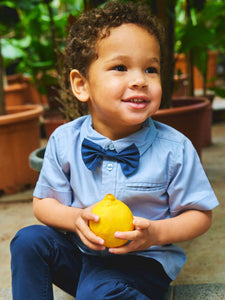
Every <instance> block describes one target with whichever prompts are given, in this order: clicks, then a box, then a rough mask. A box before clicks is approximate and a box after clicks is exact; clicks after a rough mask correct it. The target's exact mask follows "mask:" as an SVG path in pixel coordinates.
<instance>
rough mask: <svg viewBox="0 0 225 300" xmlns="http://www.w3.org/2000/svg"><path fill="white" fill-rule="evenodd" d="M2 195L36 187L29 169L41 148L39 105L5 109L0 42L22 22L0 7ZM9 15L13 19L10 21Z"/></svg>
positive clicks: (0, 182)
mask: <svg viewBox="0 0 225 300" xmlns="http://www.w3.org/2000/svg"><path fill="white" fill-rule="evenodd" d="M0 14H1V18H0V20H1V21H0V32H1V36H0V141H1V142H0V143H1V147H0V169H1V172H0V195H1V194H11V193H16V192H19V191H21V190H23V189H26V188H29V187H32V186H34V184H35V182H36V179H37V174H36V172H34V171H33V170H31V169H30V168H29V159H28V158H29V154H30V153H31V152H32V151H33V150H34V149H35V148H37V147H39V146H40V127H39V116H40V115H41V114H42V111H43V109H42V107H41V106H39V105H19V106H10V107H6V105H5V93H4V87H3V75H4V69H3V60H2V54H1V53H2V52H1V40H2V37H4V34H7V35H8V34H9V32H12V33H13V30H14V26H15V23H17V22H19V18H18V15H17V13H16V11H15V9H14V8H13V7H9V6H7V5H4V2H1V4H0ZM9 16H10V18H9Z"/></svg>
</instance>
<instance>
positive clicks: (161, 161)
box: [34, 115, 218, 279]
mask: <svg viewBox="0 0 225 300" xmlns="http://www.w3.org/2000/svg"><path fill="white" fill-rule="evenodd" d="M84 138H87V139H89V140H91V141H93V142H95V143H97V144H99V145H100V146H102V147H103V148H105V149H106V148H107V149H111V150H113V149H115V150H116V151H118V152H120V151H121V150H123V149H124V148H125V147H127V146H129V145H130V144H132V143H135V145H136V146H137V147H138V149H139V152H140V162H139V166H138V169H137V171H136V172H135V173H133V174H132V175H131V176H128V177H126V176H124V174H123V172H122V169H121V166H120V163H118V162H117V161H116V160H114V159H110V158H108V157H105V158H104V159H103V160H102V162H101V163H100V165H99V166H98V167H97V169H96V170H95V171H94V172H92V171H90V170H89V169H88V168H87V167H86V166H85V164H84V162H83V160H82V156H81V143H82V141H83V139H84ZM108 193H111V194H113V195H114V196H115V197H116V198H117V199H120V200H121V201H123V202H125V203H126V204H127V205H128V206H129V207H130V209H131V211H132V212H133V215H134V216H139V217H143V218H147V219H150V220H161V219H168V218H171V217H175V216H177V215H178V214H180V213H182V212H183V211H185V210H190V209H196V210H211V209H213V208H214V207H215V206H217V205H218V201H217V199H216V196H215V194H214V192H213V190H212V188H211V186H210V184H209V181H208V179H207V177H206V175H205V172H204V170H203V167H202V165H201V163H200V160H199V157H198V155H197V153H196V151H195V149H194V148H193V146H192V144H191V142H190V141H189V140H188V139H187V138H186V137H185V136H184V135H182V134H181V133H179V132H178V131H176V130H175V129H173V128H171V127H169V126H167V125H164V124H162V123H159V122H156V121H153V120H152V119H151V118H149V119H147V120H146V122H145V123H144V125H143V128H142V129H141V130H139V131H138V132H136V133H134V134H132V135H130V136H127V137H125V138H122V139H119V140H116V141H111V140H110V139H108V138H106V137H105V136H102V135H101V134H100V133H98V132H97V131H95V130H94V129H93V127H92V119H91V116H90V115H88V116H84V117H81V118H78V119H76V120H74V121H72V122H69V123H67V124H64V125H62V126H60V127H59V128H57V129H56V130H55V132H54V133H53V134H52V136H51V137H50V139H49V142H48V145H47V147H46V152H45V157H44V162H43V167H42V170H41V173H40V176H39V179H38V182H37V184H36V187H35V190H34V196H35V197H38V198H46V197H52V198H55V199H57V200H58V201H60V202H61V203H63V204H65V205H68V206H73V207H79V208H85V207H87V206H90V205H92V204H93V203H96V202H98V201H100V200H102V199H103V198H104V196H105V195H106V194H108ZM75 239H76V242H77V244H78V246H79V247H80V249H81V250H82V251H84V252H85V253H89V254H92V255H110V254H109V253H108V252H107V251H94V250H91V249H89V248H88V247H86V246H85V245H84V244H83V243H82V242H81V241H80V239H79V238H78V237H75ZM134 253H135V254H137V255H143V256H146V257H151V258H154V259H156V260H157V261H159V262H160V263H161V264H162V265H163V267H164V269H165V271H166V273H167V274H168V276H169V277H170V278H171V279H175V277H176V276H177V274H178V273H179V272H180V270H181V268H182V266H183V264H184V263H185V261H186V256H185V254H184V252H183V250H182V249H180V248H178V247H177V246H175V245H164V246H152V247H151V248H149V249H147V250H145V251H138V252H133V253H132V254H134Z"/></svg>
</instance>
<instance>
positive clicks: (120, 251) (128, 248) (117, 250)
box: [109, 242, 136, 254]
mask: <svg viewBox="0 0 225 300" xmlns="http://www.w3.org/2000/svg"><path fill="white" fill-rule="evenodd" d="M134 250H136V247H135V242H130V243H127V244H125V245H124V246H121V247H118V248H109V252H110V253H113V254H126V253H129V252H132V251H134Z"/></svg>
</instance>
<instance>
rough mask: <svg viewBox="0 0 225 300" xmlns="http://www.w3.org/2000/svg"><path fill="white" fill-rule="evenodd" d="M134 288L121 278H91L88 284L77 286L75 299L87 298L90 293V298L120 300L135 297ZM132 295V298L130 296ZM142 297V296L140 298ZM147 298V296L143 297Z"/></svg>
mask: <svg viewBox="0 0 225 300" xmlns="http://www.w3.org/2000/svg"><path fill="white" fill-rule="evenodd" d="M133 292H134V289H133V288H131V287H130V286H129V284H128V283H126V282H123V281H121V280H116V279H110V280H102V281H95V280H92V281H91V282H90V283H89V284H87V285H84V286H83V288H82V287H81V288H79V289H78V292H77V295H76V299H77V300H89V299H90V295H91V296H92V299H98V300H101V299H102V300H103V299H104V300H106V299H110V300H120V299H124V300H126V299H137V298H134V295H133ZM136 292H137V291H135V296H136ZM132 297H133V298H132ZM140 299H142V298H140ZM143 299H147V298H143Z"/></svg>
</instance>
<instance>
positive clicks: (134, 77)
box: [129, 71, 147, 89]
mask: <svg viewBox="0 0 225 300" xmlns="http://www.w3.org/2000/svg"><path fill="white" fill-rule="evenodd" d="M146 86H147V81H146V76H145V74H144V73H143V72H141V71H135V72H132V74H130V81H129V88H130V89H133V88H135V89H137V88H144V87H146Z"/></svg>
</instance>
